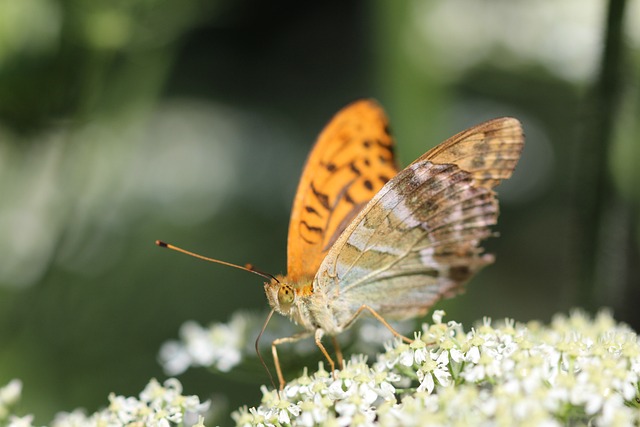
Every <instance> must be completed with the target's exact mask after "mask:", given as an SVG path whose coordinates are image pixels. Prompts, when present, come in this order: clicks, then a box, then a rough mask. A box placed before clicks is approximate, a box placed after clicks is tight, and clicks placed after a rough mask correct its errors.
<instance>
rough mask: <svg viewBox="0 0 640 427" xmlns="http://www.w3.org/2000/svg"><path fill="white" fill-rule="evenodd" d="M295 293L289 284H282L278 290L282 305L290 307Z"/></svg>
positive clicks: (279, 300)
mask: <svg viewBox="0 0 640 427" xmlns="http://www.w3.org/2000/svg"><path fill="white" fill-rule="evenodd" d="M294 296H295V294H294V293H293V289H291V286H289V285H282V286H280V289H279V290H278V302H279V303H280V306H281V307H282V306H284V307H288V306H290V305H291V304H292V303H293V299H294Z"/></svg>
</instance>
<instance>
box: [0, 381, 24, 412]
mask: <svg viewBox="0 0 640 427" xmlns="http://www.w3.org/2000/svg"><path fill="white" fill-rule="evenodd" d="M21 394H22V381H20V380H17V379H13V380H11V381H9V384H7V385H5V386H4V387H2V388H0V406H12V405H14V404H15V403H16V402H17V401H18V400H20V395H21Z"/></svg>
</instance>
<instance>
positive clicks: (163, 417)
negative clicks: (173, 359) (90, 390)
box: [0, 379, 209, 427]
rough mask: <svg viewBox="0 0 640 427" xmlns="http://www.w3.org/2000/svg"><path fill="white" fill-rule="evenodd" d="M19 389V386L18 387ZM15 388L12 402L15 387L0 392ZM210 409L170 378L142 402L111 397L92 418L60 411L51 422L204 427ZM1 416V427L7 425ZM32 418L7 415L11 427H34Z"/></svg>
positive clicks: (152, 385)
mask: <svg viewBox="0 0 640 427" xmlns="http://www.w3.org/2000/svg"><path fill="white" fill-rule="evenodd" d="M18 387H19V385H18ZM8 389H12V390H13V392H12V393H11V394H12V396H14V397H13V400H18V399H19V398H20V396H19V395H20V390H18V395H17V396H15V389H16V384H15V382H11V383H9V385H7V386H6V387H4V388H2V389H0V399H2V394H3V392H5V393H6V392H7V390H8ZM208 409H209V402H202V403H201V402H200V399H199V398H198V397H197V396H183V395H182V385H181V384H180V382H179V381H178V380H176V379H169V380H167V381H165V382H164V385H161V384H160V383H158V381H156V380H151V381H150V382H149V384H147V386H146V387H145V389H144V390H143V391H142V392H141V393H140V396H139V399H136V398H134V397H124V396H116V395H115V394H113V393H112V394H111V395H110V396H109V407H108V408H106V409H103V410H101V411H99V412H96V413H94V414H92V415H85V413H84V412H82V411H81V410H75V411H73V412H71V413H66V412H61V413H59V414H58V415H56V417H55V419H54V420H53V422H52V423H51V426H52V427H117V426H129V427H138V426H139V427H142V426H150V427H170V426H171V425H193V426H194V427H204V424H203V420H204V418H203V415H204V413H205V412H206V411H207V410H208ZM2 418H3V417H0V425H4V423H3V422H2ZM32 423H33V415H25V416H22V417H18V416H15V415H9V416H8V423H7V424H6V425H7V426H8V427H32V426H33V424H32Z"/></svg>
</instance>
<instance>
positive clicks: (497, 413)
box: [233, 312, 640, 427]
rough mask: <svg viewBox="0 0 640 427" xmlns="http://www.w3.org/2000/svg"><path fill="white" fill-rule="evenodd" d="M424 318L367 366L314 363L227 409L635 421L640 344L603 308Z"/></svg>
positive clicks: (305, 419)
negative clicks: (546, 319)
mask: <svg viewBox="0 0 640 427" xmlns="http://www.w3.org/2000/svg"><path fill="white" fill-rule="evenodd" d="M442 314H443V313H442V312H436V313H435V314H434V324H432V325H424V326H423V331H422V333H420V334H416V339H415V341H414V342H413V343H412V344H404V343H402V342H399V341H396V342H395V343H393V344H392V345H389V346H388V348H387V350H386V352H385V353H383V354H381V355H380V356H379V358H378V361H377V362H376V363H374V364H373V365H372V366H368V365H367V364H366V363H365V360H364V359H363V358H358V357H355V358H352V360H351V361H350V362H348V363H347V364H346V366H345V368H344V369H343V370H342V371H336V372H335V375H331V374H330V373H328V372H326V371H325V370H324V369H323V368H322V365H321V366H320V369H319V371H318V372H316V373H315V374H313V375H308V374H307V373H306V372H305V373H304V374H303V375H302V376H301V377H300V378H298V379H296V380H294V381H292V382H290V383H289V384H287V385H286V386H285V388H284V390H283V391H282V392H280V393H277V392H275V391H271V392H268V391H267V390H266V388H265V389H263V399H262V404H261V405H260V406H259V407H257V408H251V409H247V408H246V407H245V408H241V409H240V410H238V411H236V412H235V413H234V414H233V418H234V420H235V422H236V424H237V425H239V426H252V425H256V426H257V425H261V426H276V425H278V426H280V425H291V426H313V425H318V424H322V425H335V426H347V425H350V426H378V425H379V426H385V425H392V426H398V425H411V426H412V425H421V426H444V425H456V426H478V425H508V426H511V425H521V426H549V427H551V426H563V425H576V426H578V425H585V426H586V425H597V426H638V425H640V404H639V400H638V399H639V397H640V392H639V389H638V387H639V380H640V343H639V340H638V336H637V335H636V334H635V333H634V332H633V331H632V330H630V329H629V328H628V327H626V326H625V325H621V324H616V323H615V321H614V320H613V318H612V317H611V315H610V314H608V313H605V312H603V313H600V314H599V315H597V316H596V317H595V319H590V318H589V317H587V316H586V315H584V314H582V313H580V312H575V313H572V314H571V315H570V316H557V317H556V318H555V319H554V320H553V321H552V323H551V325H550V326H548V327H546V326H542V325H541V324H539V323H536V322H530V323H528V324H516V323H515V322H513V321H505V322H503V323H502V324H500V325H492V322H491V321H490V320H488V319H485V320H484V322H483V324H482V325H480V326H479V327H478V328H476V329H472V330H471V331H469V332H465V331H464V330H463V328H462V326H461V325H460V324H459V323H456V322H448V323H446V324H445V323H442V320H441V319H442Z"/></svg>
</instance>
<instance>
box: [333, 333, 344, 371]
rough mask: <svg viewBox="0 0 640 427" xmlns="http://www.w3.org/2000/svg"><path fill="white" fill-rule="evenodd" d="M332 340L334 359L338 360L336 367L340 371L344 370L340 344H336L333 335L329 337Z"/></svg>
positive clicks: (336, 341) (336, 340)
mask: <svg viewBox="0 0 640 427" xmlns="http://www.w3.org/2000/svg"><path fill="white" fill-rule="evenodd" d="M331 339H332V340H333V348H334V349H335V350H336V359H338V367H339V368H340V369H344V357H342V349H341V348H340V343H339V342H338V338H336V336H335V335H333V336H332V337H331Z"/></svg>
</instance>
